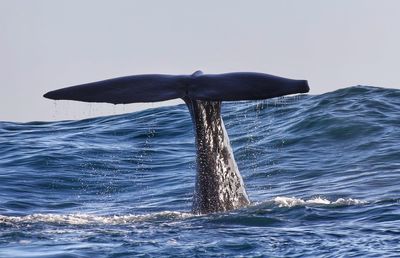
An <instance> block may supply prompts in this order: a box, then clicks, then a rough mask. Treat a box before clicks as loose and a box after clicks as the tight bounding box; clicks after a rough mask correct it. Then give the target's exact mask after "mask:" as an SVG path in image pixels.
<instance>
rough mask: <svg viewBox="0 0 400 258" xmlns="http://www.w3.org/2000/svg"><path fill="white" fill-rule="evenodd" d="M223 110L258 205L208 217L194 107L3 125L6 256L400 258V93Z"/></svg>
mask: <svg viewBox="0 0 400 258" xmlns="http://www.w3.org/2000/svg"><path fill="white" fill-rule="evenodd" d="M222 109H223V118H224V122H225V126H226V128H227V131H228V133H229V136H230V140H231V144H232V147H233V150H234V154H235V158H236V161H237V163H238V167H239V170H240V171H241V174H242V176H243V180H244V182H245V185H246V189H247V193H248V195H249V198H250V199H251V201H252V204H251V205H250V206H248V207H244V208H242V209H239V210H234V211H231V212H226V213H215V214H208V215H193V214H192V213H191V206H192V196H193V191H194V183H195V173H196V160H195V157H196V156H195V155H196V154H195V146H194V132H193V128H192V123H191V118H190V114H189V112H188V110H187V108H186V106H185V105H183V104H182V105H176V106H169V107H160V108H153V109H147V110H144V111H140V112H135V113H128V114H123V115H113V116H105V117H97V118H91V119H85V120H74V121H56V122H29V123H16V122H11V121H2V122H0V257H400V90H395V89H387V88H379V87H370V86H356V87H349V88H344V89H340V90H337V91H334V92H329V93H325V94H320V95H297V96H292V97H283V98H275V99H269V100H264V101H240V102H224V103H223V105H222Z"/></svg>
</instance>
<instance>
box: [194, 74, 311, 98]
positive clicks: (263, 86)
mask: <svg viewBox="0 0 400 258" xmlns="http://www.w3.org/2000/svg"><path fill="white" fill-rule="evenodd" d="M309 90H310V88H309V87H308V83H307V81H306V80H292V79H287V78H283V77H278V76H274V75H269V74H264V73H225V74H215V75H214V74H212V75H201V76H198V77H196V79H195V82H194V83H193V86H192V87H190V90H189V94H190V97H191V98H193V99H199V100H220V101H235V100H257V99H269V98H274V97H280V96H284V95H289V94H296V93H306V92H308V91H309Z"/></svg>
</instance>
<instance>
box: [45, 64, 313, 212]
mask: <svg viewBox="0 0 400 258" xmlns="http://www.w3.org/2000/svg"><path fill="white" fill-rule="evenodd" d="M308 91H309V87H308V83H307V81H305V80H292V79H287V78H282V77H277V76H273V75H268V74H263V73H248V72H246V73H225V74H212V75H206V74H203V73H202V72H201V71H197V72H195V73H193V74H192V75H163V74H147V75H133V76H126V77H120V78H115V79H109V80H104V81H99V82H93V83H87V84H82V85H78V86H72V87H68V88H63V89H59V90H55V91H50V92H48V93H46V94H45V95H44V97H45V98H49V99H54V100H61V99H63V100H77V101H85V102H106V103H112V104H128V103H137V102H156V101H163V100H169V99H175V98H181V99H183V100H184V101H185V103H186V105H187V106H188V108H189V111H190V114H191V117H192V120H193V125H194V129H195V135H196V147H197V176H196V189H195V194H194V198H193V212H194V213H198V214H204V213H211V212H222V211H228V210H232V209H236V208H240V207H244V206H246V205H248V204H249V203H250V201H249V198H248V197H247V193H246V189H245V187H244V183H243V179H242V177H241V175H240V173H239V169H238V167H237V164H236V161H235V158H234V156H233V152H232V148H231V146H230V142H229V138H228V134H227V132H226V129H225V126H224V123H223V120H222V117H221V101H237V100H257V99H268V98H274V97H279V96H284V95H289V94H296V93H306V92H308Z"/></svg>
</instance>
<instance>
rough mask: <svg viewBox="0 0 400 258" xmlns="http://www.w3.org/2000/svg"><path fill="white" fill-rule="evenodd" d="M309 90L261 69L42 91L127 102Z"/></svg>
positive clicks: (74, 97) (298, 82) (301, 83)
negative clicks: (255, 71) (260, 70)
mask: <svg viewBox="0 0 400 258" xmlns="http://www.w3.org/2000/svg"><path fill="white" fill-rule="evenodd" d="M308 91H309V87H308V84H307V81H305V80H292V79H287V78H282V77H278V76H273V75H269V74H263V73H250V72H248V73H246V72H244V73H243V72H242V73H225V74H211V75H208V74H203V73H202V72H201V71H197V72H195V73H194V74H192V75H165V74H145V75H133V76H126V77H120V78H115V79H109V80H104V81H98V82H92V83H87V84H82V85H77V86H72V87H67V88H63V89H59V90H55V91H50V92H48V93H46V94H44V97H45V98H49V99H54V100H76V101H84V102H105V103H112V104H129V103H138V102H157V101H164V100H169V99H176V98H182V99H197V100H208V101H236V100H257V99H268V98H273V97H279V96H284V95H289V94H295V93H306V92H308Z"/></svg>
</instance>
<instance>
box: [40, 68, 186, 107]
mask: <svg viewBox="0 0 400 258" xmlns="http://www.w3.org/2000/svg"><path fill="white" fill-rule="evenodd" d="M184 77H189V76H172V75H163V74H146V75H133V76H126V77H120V78H115V79H109V80H104V81H98V82H92V83H87V84H82V85H77V86H72V87H68V88H62V89H59V90H55V91H50V92H48V93H46V94H44V95H43V97H45V98H48V99H54V100H61V99H63V100H77V101H84V102H106V103H112V104H128V103H137V102H157V101H163V100H169V99H176V98H181V97H182V96H184V95H185V84H184V83H183V81H184V80H182V79H184Z"/></svg>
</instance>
